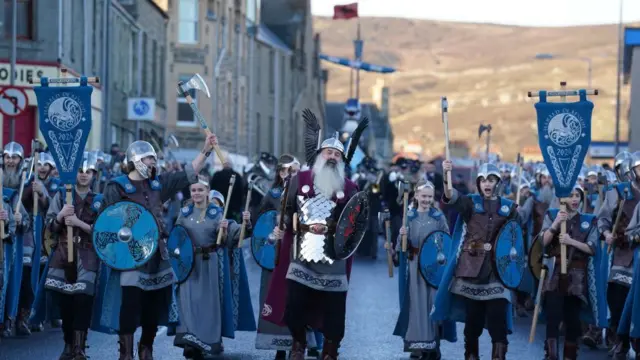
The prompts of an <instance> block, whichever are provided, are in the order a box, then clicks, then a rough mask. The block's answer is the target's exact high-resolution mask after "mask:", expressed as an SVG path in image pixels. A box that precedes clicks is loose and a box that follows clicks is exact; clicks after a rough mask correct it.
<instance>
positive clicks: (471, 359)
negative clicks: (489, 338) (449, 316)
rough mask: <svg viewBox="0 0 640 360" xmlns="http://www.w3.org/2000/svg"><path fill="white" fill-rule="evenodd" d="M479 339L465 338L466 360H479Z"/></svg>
mask: <svg viewBox="0 0 640 360" xmlns="http://www.w3.org/2000/svg"><path fill="white" fill-rule="evenodd" d="M478 346H479V344H478V338H474V339H469V338H467V337H465V338H464V360H479V359H480V355H479V354H478V352H479V348H478Z"/></svg>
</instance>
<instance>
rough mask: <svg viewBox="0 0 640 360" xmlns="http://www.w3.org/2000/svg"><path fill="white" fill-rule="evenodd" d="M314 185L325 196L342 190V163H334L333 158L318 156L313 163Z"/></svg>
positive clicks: (328, 196) (343, 181)
mask: <svg viewBox="0 0 640 360" xmlns="http://www.w3.org/2000/svg"><path fill="white" fill-rule="evenodd" d="M313 176H314V182H313V183H314V185H315V186H316V188H317V189H318V190H319V191H320V193H322V195H324V196H325V197H326V198H328V199H331V198H332V197H333V195H334V194H335V193H336V192H338V191H342V190H344V183H345V180H344V163H343V162H342V161H340V162H338V163H336V162H335V161H334V160H329V161H327V160H325V159H324V158H323V157H321V156H318V157H317V158H316V162H315V164H313Z"/></svg>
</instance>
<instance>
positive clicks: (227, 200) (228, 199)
mask: <svg viewBox="0 0 640 360" xmlns="http://www.w3.org/2000/svg"><path fill="white" fill-rule="evenodd" d="M235 183H236V176H235V175H231V178H230V179H229V190H227V197H226V198H225V199H224V211H223V213H222V220H225V219H226V218H227V212H228V211H229V204H230V203H231V194H232V193H233V184H235ZM222 220H221V221H222ZM223 233H224V231H222V229H221V228H220V229H218V239H217V241H216V244H218V246H220V244H222V234H223Z"/></svg>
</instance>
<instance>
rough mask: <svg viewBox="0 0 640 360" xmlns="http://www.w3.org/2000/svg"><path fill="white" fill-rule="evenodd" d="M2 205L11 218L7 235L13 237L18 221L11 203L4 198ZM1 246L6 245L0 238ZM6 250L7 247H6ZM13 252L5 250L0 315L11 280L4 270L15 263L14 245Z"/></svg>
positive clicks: (1, 278)
mask: <svg viewBox="0 0 640 360" xmlns="http://www.w3.org/2000/svg"><path fill="white" fill-rule="evenodd" d="M2 205H3V207H4V209H5V210H6V211H7V213H8V216H9V219H8V222H5V231H6V232H5V236H7V237H8V236H11V237H13V236H14V234H15V233H16V221H15V219H14V217H13V210H12V209H13V208H12V207H11V204H9V203H8V202H7V201H5V200H4V199H3V200H2ZM0 246H4V243H3V241H2V239H0ZM4 249H5V250H6V247H5V248H4ZM12 249H13V252H11V253H9V252H3V254H4V259H3V262H2V263H3V264H4V266H0V280H1V281H0V315H2V311H3V309H4V302H5V300H6V299H5V296H3V295H4V292H5V291H6V289H7V283H8V282H9V274H8V273H5V272H4V270H5V268H8V269H10V268H11V267H12V266H13V263H14V261H15V258H14V257H15V253H16V249H15V247H12Z"/></svg>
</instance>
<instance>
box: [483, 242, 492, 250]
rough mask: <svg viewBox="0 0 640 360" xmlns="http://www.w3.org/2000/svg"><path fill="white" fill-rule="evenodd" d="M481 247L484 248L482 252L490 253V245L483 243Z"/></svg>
mask: <svg viewBox="0 0 640 360" xmlns="http://www.w3.org/2000/svg"><path fill="white" fill-rule="evenodd" d="M482 247H483V248H484V251H491V248H492V246H491V244H489V243H484V245H482Z"/></svg>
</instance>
